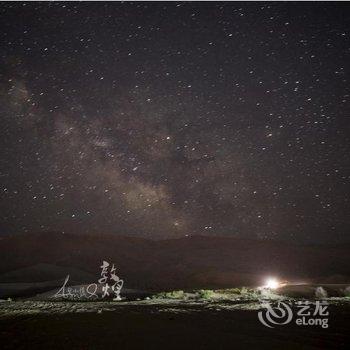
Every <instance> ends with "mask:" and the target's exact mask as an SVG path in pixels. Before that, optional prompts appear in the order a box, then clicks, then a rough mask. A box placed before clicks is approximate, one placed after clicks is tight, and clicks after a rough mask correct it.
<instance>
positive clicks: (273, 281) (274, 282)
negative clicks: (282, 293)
mask: <svg viewBox="0 0 350 350" xmlns="http://www.w3.org/2000/svg"><path fill="white" fill-rule="evenodd" d="M279 285H280V284H279V282H278V281H277V280H276V279H275V278H269V279H268V280H267V281H266V284H265V288H269V289H277V288H278V287H279Z"/></svg>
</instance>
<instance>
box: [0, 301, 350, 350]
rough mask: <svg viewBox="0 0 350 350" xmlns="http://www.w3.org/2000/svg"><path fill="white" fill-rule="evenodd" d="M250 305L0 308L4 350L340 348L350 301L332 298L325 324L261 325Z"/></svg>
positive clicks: (29, 304)
mask: <svg viewBox="0 0 350 350" xmlns="http://www.w3.org/2000/svg"><path fill="white" fill-rule="evenodd" d="M260 307H261V305H259V303H257V302H256V301H244V300H241V301H239V302H237V301H236V302H234V301H213V300H212V301H203V300H202V301H181V300H170V299H164V300H160V299H156V300H152V299H148V300H140V301H132V302H128V301H125V302H48V301H46V302H43V301H17V302H13V301H12V302H11V301H4V302H2V303H0V342H1V344H2V346H1V347H2V348H3V349H179V348H181V349H270V350H271V349H293V350H295V349H345V348H346V347H347V345H348V344H349V341H350V335H349V325H350V313H349V311H350V302H349V301H345V300H343V299H340V298H338V299H334V300H333V301H332V302H331V303H330V306H329V327H328V328H327V329H325V328H322V327H320V326H297V325H296V324H294V323H290V324H287V325H278V326H276V327H275V328H267V327H265V326H264V325H262V324H261V323H260V322H259V320H258V317H257V311H258V310H259V309H260Z"/></svg>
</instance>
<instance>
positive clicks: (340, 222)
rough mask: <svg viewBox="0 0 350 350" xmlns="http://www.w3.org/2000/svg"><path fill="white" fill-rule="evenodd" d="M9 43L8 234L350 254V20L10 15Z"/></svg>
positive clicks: (3, 113) (153, 11) (11, 11)
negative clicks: (276, 243) (301, 247)
mask: <svg viewBox="0 0 350 350" xmlns="http://www.w3.org/2000/svg"><path fill="white" fill-rule="evenodd" d="M0 37H1V40H0V55H1V56H0V120H1V138H0V181H1V188H0V193H1V201H0V212H1V221H0V234H6V233H20V232H38V231H58V232H74V233H75V232H76V233H113V234H117V235H138V236H143V237H148V238H155V239H160V238H169V237H185V236H188V235H211V236H227V237H239V238H248V239H255V238H258V239H279V240H286V241H289V242H312V243H322V242H333V243H339V242H348V241H349V238H348V232H349V226H350V222H349V215H348V213H349V209H350V208H349V199H348V198H349V196H348V194H349V169H350V168H349V150H350V149H349V148H350V147H349V102H350V86H349V79H350V78H349V62H350V41H349V38H350V7H349V4H347V3H324V2H319V3H279V2H277V3H276V2H271V3H264V2H255V3H240V2H236V3H235V2H216V3H212V2H211V3H204V2H202V3H200V2H199V3H198V2H196V3H176V2H172V3H166V2H158V3H150V2H135V3H130V2H126V3H118V2H114V3H111V2H108V3H107V2H106V3H74V2H73V3H68V2H67V3H66V2H51V3H44V2H41V3H39V2H31V3H10V2H8V3H5V2H3V3H1V4H0Z"/></svg>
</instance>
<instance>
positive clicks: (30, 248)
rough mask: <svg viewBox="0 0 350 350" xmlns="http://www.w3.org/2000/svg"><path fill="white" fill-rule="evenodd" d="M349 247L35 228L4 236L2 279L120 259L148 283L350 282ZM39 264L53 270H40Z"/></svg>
mask: <svg viewBox="0 0 350 350" xmlns="http://www.w3.org/2000/svg"><path fill="white" fill-rule="evenodd" d="M349 252H350V246H349V245H342V246H335V245H332V246H308V245H302V246H301V245H291V244H287V243H284V242H276V241H257V240H242V239H234V238H221V237H206V236H194V237H188V238H180V239H169V240H162V241H153V240H147V239H144V238H135V237H120V236H115V235H74V234H62V233H34V234H23V235H14V236H6V237H2V238H0V256H1V264H0V282H24V281H25V282H29V281H32V282H41V281H43V280H49V279H50V277H52V278H51V279H57V278H59V277H60V276H59V273H61V271H62V274H63V275H62V276H61V277H62V278H64V277H65V275H64V273H63V271H67V273H66V274H68V273H70V271H72V269H76V270H74V271H81V273H80V275H85V276H86V275H87V274H91V275H93V276H96V280H97V279H98V278H99V274H100V268H99V266H100V265H101V261H102V260H107V261H110V262H113V263H114V264H115V265H116V266H117V268H118V271H117V272H118V275H119V276H120V277H121V278H123V279H124V280H125V286H126V287H128V288H139V289H149V290H163V289H173V288H201V287H207V288H211V287H231V286H236V285H250V284H252V285H256V284H260V283H262V282H263V280H264V278H266V277H268V276H271V275H273V276H280V278H282V279H288V280H294V281H321V280H322V281H325V280H328V281H332V282H337V281H339V282H349V281H350V278H349V277H350V254H349ZM48 264H49V265H50V266H51V270H50V269H47V266H48ZM33 266H36V267H35V268H33ZM40 266H44V267H45V266H46V267H45V269H46V270H45V271H42V272H41V271H39V270H40ZM52 266H55V267H56V268H53V267H52ZM15 270H19V271H17V272H14V271H15ZM10 271H12V272H11V273H9V272H10ZM21 271H22V272H21ZM50 271H53V273H52V276H51V275H50ZM32 272H33V273H32ZM84 273H86V274H84ZM9 279H10V280H9ZM85 279H86V278H85ZM84 282H86V281H84Z"/></svg>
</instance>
